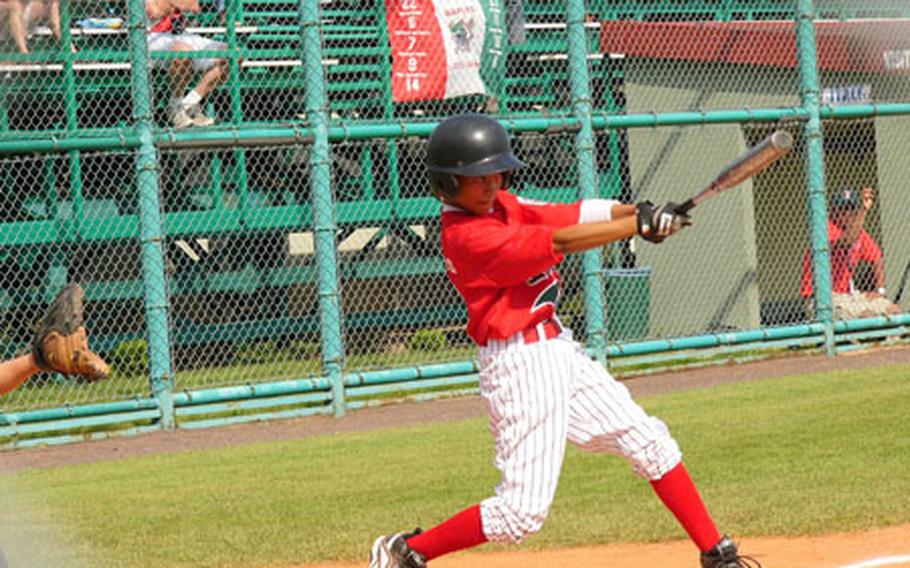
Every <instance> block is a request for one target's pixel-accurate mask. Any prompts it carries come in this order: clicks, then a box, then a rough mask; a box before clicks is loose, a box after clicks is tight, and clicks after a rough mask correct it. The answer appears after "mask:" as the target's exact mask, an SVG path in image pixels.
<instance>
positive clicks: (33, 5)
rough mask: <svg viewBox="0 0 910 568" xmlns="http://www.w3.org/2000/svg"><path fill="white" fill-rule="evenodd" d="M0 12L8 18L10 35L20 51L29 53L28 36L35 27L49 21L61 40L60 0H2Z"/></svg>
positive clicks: (56, 35)
mask: <svg viewBox="0 0 910 568" xmlns="http://www.w3.org/2000/svg"><path fill="white" fill-rule="evenodd" d="M0 14H2V15H3V16H5V17H6V18H7V21H8V23H9V27H8V29H9V36H10V37H11V38H12V40H13V42H14V43H15V44H16V49H17V50H18V51H19V53H29V49H28V38H29V36H30V35H31V34H32V33H34V28H35V27H36V26H37V25H38V24H39V23H41V22H42V21H47V23H48V24H49V26H50V28H51V33H53V34H54V37H55V38H57V40H58V41H59V40H60V38H61V34H60V0H0Z"/></svg>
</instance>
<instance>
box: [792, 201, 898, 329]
mask: <svg viewBox="0 0 910 568" xmlns="http://www.w3.org/2000/svg"><path fill="white" fill-rule="evenodd" d="M873 201H874V195H873V192H872V188H871V187H865V188H863V189H862V191H861V192H857V191H854V190H850V189H845V190H842V191H839V192H838V193H837V194H835V195H834V197H833V198H832V200H831V217H830V218H829V219H828V243H829V245H830V255H831V292H832V297H831V300H832V304H833V307H834V319H839V320H844V319H855V318H868V317H875V316H886V315H895V314H899V313H901V309H900V307H899V306H897V304H895V303H894V302H892V301H891V300H889V299H888V298H887V297H886V296H885V293H886V290H885V261H884V255H882V251H881V249H880V248H879V246H878V244H876V242H875V240H874V239H873V238H872V237H871V236H870V235H869V233H867V232H866V230H865V228H864V226H865V223H866V215H867V214H868V212H869V209H871V208H872V204H873ZM860 262H866V263H868V264H870V265H871V266H872V275H873V278H874V279H875V288H876V289H875V290H865V289H864V288H866V287H867V286H866V287H864V286H862V285H861V284H862V283H857V282H856V281H855V278H854V276H855V273H856V267H857V265H858V264H859V263H860ZM800 293H801V295H802V297H803V299H804V300H805V301H806V308H807V312H808V313H809V316H810V318H811V317H812V316H813V314H814V311H815V310H814V307H815V306H814V302H813V299H812V295H813V286H812V264H811V262H810V252H809V251H808V250H807V251H806V253H805V255H804V257H803V278H802V286H801V287H800Z"/></svg>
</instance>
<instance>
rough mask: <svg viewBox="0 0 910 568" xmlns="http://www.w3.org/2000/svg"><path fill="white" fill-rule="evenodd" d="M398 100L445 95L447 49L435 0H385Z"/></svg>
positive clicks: (394, 95)
mask: <svg viewBox="0 0 910 568" xmlns="http://www.w3.org/2000/svg"><path fill="white" fill-rule="evenodd" d="M386 18H387V21H388V28H389V43H390V45H391V47H392V98H393V99H394V100H395V101H396V102H403V101H418V100H426V99H442V98H445V95H446V76H447V65H446V50H445V45H444V43H443V38H442V30H440V28H439V19H438V18H437V16H436V8H435V6H434V4H433V1H432V0H386Z"/></svg>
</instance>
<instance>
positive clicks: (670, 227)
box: [635, 201, 692, 243]
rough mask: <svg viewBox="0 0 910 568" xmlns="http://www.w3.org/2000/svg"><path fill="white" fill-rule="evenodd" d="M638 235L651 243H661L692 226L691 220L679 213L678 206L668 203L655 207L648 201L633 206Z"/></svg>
mask: <svg viewBox="0 0 910 568" xmlns="http://www.w3.org/2000/svg"><path fill="white" fill-rule="evenodd" d="M635 213H636V221H637V223H638V234H639V235H641V237H642V238H643V239H645V240H646V241H649V242H652V243H662V242H663V240H664V239H665V238H667V237H669V236H670V235H672V234H674V233H677V232H679V230H680V229H682V228H683V227H686V226H688V225H691V224H692V218H691V217H689V216H688V215H686V214H685V213H682V212H680V211H679V205H678V204H676V203H673V202H672V201H668V202H667V203H664V204H663V205H661V206H660V207H655V205H654V204H653V203H651V202H650V201H642V202H641V203H638V204H637V205H636V206H635Z"/></svg>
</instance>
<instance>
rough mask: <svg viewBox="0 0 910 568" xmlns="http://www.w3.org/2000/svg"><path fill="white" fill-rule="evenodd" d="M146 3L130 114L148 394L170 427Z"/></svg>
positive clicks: (135, 47) (139, 5)
mask: <svg viewBox="0 0 910 568" xmlns="http://www.w3.org/2000/svg"><path fill="white" fill-rule="evenodd" d="M145 26H146V18H145V3H144V2H143V0H130V3H129V34H130V51H132V57H133V66H132V69H131V71H130V80H131V83H132V87H133V120H134V122H135V127H136V135H137V136H138V138H139V149H138V154H137V157H136V182H137V185H138V194H139V241H140V244H141V247H142V282H143V287H144V292H145V320H146V325H147V326H148V349H149V367H150V373H151V387H152V396H154V397H155V400H156V401H157V402H158V408H159V410H160V412H161V427H162V428H163V429H165V430H172V429H173V428H174V426H175V423H174V376H173V372H172V370H171V348H170V331H169V329H168V306H167V292H166V288H165V286H166V283H165V276H164V251H163V246H162V245H163V242H164V231H163V229H162V226H161V204H160V203H159V196H158V154H157V151H156V149H155V139H154V136H153V133H152V129H153V128H154V124H153V122H152V93H151V87H150V86H149V58H148V46H147V45H146V40H145Z"/></svg>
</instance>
